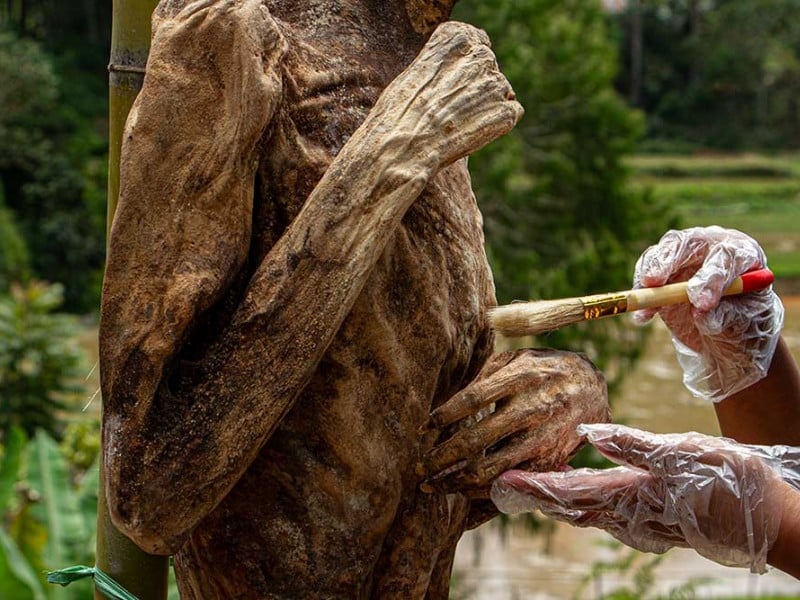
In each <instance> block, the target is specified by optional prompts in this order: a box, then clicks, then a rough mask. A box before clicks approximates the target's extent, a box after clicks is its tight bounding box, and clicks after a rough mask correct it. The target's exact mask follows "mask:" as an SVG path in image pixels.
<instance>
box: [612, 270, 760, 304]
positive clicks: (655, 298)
mask: <svg viewBox="0 0 800 600" xmlns="http://www.w3.org/2000/svg"><path fill="white" fill-rule="evenodd" d="M773 281H775V276H774V275H773V273H772V271H770V270H769V269H757V270H755V271H748V272H747V273H744V274H743V275H742V276H741V277H737V278H736V279H734V280H733V282H732V283H731V284H730V285H729V286H728V287H727V288H726V289H725V291H724V292H722V295H723V296H733V295H736V294H745V293H747V292H755V291H757V290H763V289H764V288H766V287H768V286H769V285H771V284H772V282H773ZM687 287H688V285H687V282H686V281H681V282H680V283H670V284H667V285H663V286H661V287H653V288H641V289H637V290H631V291H629V292H628V298H627V300H628V311H629V312H630V311H634V310H641V309H644V308H658V307H660V306H669V305H670V304H681V303H683V302H688V301H689V296H688V294H687V292H686V289H687Z"/></svg>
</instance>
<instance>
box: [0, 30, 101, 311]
mask: <svg viewBox="0 0 800 600" xmlns="http://www.w3.org/2000/svg"><path fill="white" fill-rule="evenodd" d="M46 39H47V40H48V41H51V39H50V38H49V37H48V38H46ZM86 47H87V45H86V44H82V45H76V46H75V48H74V49H73V50H72V51H71V52H60V53H58V54H57V55H56V54H54V53H53V52H52V51H50V52H49V51H48V47H47V45H46V44H45V43H43V42H40V41H38V40H36V39H32V38H30V37H20V36H19V35H18V34H17V33H14V32H13V31H11V30H10V29H9V28H8V27H7V26H6V27H3V19H1V18H0V106H2V107H3V110H2V111H0V200H2V203H3V204H4V205H5V207H6V208H7V209H8V211H10V213H11V215H10V216H11V218H9V214H8V213H7V212H6V211H3V212H0V228H2V229H3V231H5V230H7V229H10V228H11V227H13V226H14V225H15V226H16V231H17V233H18V236H17V239H19V238H20V237H21V239H22V240H23V241H24V243H25V248H26V250H25V251H24V254H26V255H27V256H28V259H27V262H28V263H29V265H30V270H31V272H32V274H33V275H34V276H35V277H37V278H41V279H44V280H47V281H51V282H60V283H62V284H63V285H64V286H65V292H64V298H65V305H64V308H65V309H66V310H69V311H72V312H89V311H92V310H94V309H95V308H96V307H97V305H98V301H99V281H100V273H101V269H102V265H103V260H104V231H105V225H104V222H105V155H106V132H105V129H104V118H105V101H104V100H103V98H104V97H105V93H106V92H105V88H104V86H103V85H100V86H97V85H90V84H89V82H91V81H92V77H91V76H90V75H89V74H88V73H85V72H83V71H82V68H83V66H84V63H83V62H82V60H81V57H82V53H81V50H80V49H81V48H86ZM52 50H55V46H54V47H53V48H52ZM7 246H8V245H7V244H5V243H2V244H0V252H2V255H0V270H4V267H5V265H6V264H7V263H9V262H13V261H12V259H11V258H9V256H14V255H19V254H20V252H21V250H20V248H21V246H20V245H19V244H15V245H14V246H13V247H11V248H10V247H7ZM12 275H18V274H16V273H12ZM2 277H3V275H2V273H0V278H2Z"/></svg>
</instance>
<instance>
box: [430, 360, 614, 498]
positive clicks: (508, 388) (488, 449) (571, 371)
mask: <svg viewBox="0 0 800 600" xmlns="http://www.w3.org/2000/svg"><path fill="white" fill-rule="evenodd" d="M487 409H491V410H490V412H489V411H487ZM481 411H483V413H484V414H483V415H482V418H480V419H479V420H477V421H475V419H474V415H476V414H480V413H481ZM609 418H610V413H609V408H608V395H607V391H606V384H605V378H604V377H603V376H602V374H601V373H600V372H599V371H598V370H597V369H596V368H595V367H594V365H592V364H591V363H590V362H589V361H588V360H587V359H586V358H584V357H582V356H581V355H579V354H575V353H572V352H563V351H559V350H546V349H536V350H520V351H513V352H504V353H502V354H497V355H495V356H493V357H492V358H491V359H490V360H489V361H488V362H487V364H486V366H485V367H484V369H483V370H482V371H481V373H480V375H479V376H478V377H477V378H476V379H475V380H474V381H473V382H472V383H470V384H469V385H468V386H467V387H465V388H464V389H463V390H462V391H460V392H459V393H458V394H455V395H454V396H453V397H452V398H451V399H450V400H448V401H447V402H445V403H444V404H443V405H442V406H440V407H439V408H437V409H436V410H435V411H434V412H433V414H432V416H431V421H432V423H433V425H434V426H435V427H437V428H438V429H440V430H443V431H445V432H446V433H445V435H444V436H443V438H442V439H441V440H440V441H439V443H438V444H437V445H436V447H435V448H433V449H432V450H431V451H429V452H428V453H427V455H426V456H425V461H424V472H425V473H426V474H427V475H428V476H429V479H428V481H427V482H426V485H427V486H428V487H429V488H431V489H436V490H439V491H443V492H446V491H451V492H452V491H461V492H465V493H468V494H469V495H470V496H471V497H475V498H488V497H489V487H490V486H491V484H492V482H493V481H494V479H495V478H496V477H497V476H498V475H500V474H501V473H503V472H504V471H507V470H509V469H512V468H515V467H520V466H524V467H525V468H529V469H531V470H534V471H551V470H555V469H558V468H559V467H561V466H563V465H565V464H566V463H567V461H568V460H569V458H570V457H571V456H572V454H573V453H574V452H575V451H576V450H577V449H578V447H579V446H580V443H581V440H580V437H579V436H578V434H577V433H576V431H575V430H576V427H577V426H578V425H580V424H581V423H586V422H605V421H608V420H609Z"/></svg>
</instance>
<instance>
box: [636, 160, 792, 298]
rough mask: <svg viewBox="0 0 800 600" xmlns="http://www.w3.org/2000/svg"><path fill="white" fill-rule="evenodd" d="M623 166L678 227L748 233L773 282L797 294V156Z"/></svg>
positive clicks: (660, 161)
mask: <svg viewBox="0 0 800 600" xmlns="http://www.w3.org/2000/svg"><path fill="white" fill-rule="evenodd" d="M629 164H630V166H631V168H632V169H633V172H634V182H635V185H637V186H641V187H648V188H650V189H651V190H652V191H653V195H654V197H655V198H657V199H659V200H662V201H664V202H667V203H669V204H670V205H672V206H673V207H674V208H675V210H676V211H677V213H678V214H679V215H680V217H681V218H682V224H683V226H685V227H691V226H696V225H721V226H723V227H733V228H736V229H740V230H742V231H745V232H747V233H749V234H750V235H752V236H753V237H755V238H756V239H757V240H758V241H759V242H760V243H761V244H762V246H763V247H764V250H765V251H766V252H767V256H768V257H769V266H770V267H771V268H772V269H773V271H775V274H776V276H777V277H778V280H779V282H783V284H784V285H785V286H786V287H787V288H791V289H790V291H791V292H792V293H797V292H800V155H798V154H781V155H776V156H767V155H760V154H737V155H707V154H701V155H697V156H668V155H657V156H656V155H646V156H642V155H640V156H635V157H633V158H631V159H630V161H629Z"/></svg>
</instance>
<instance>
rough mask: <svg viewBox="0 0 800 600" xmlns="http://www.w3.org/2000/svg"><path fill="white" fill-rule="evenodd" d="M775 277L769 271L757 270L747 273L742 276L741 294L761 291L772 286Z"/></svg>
mask: <svg viewBox="0 0 800 600" xmlns="http://www.w3.org/2000/svg"><path fill="white" fill-rule="evenodd" d="M773 281H775V275H774V274H773V272H772V271H770V270H769V269H757V270H755V271H748V272H747V273H744V274H743V275H742V293H743V294H746V293H747V292H755V291H758V290H763V289H764V288H766V287H769V286H770V285H772V282H773Z"/></svg>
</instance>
